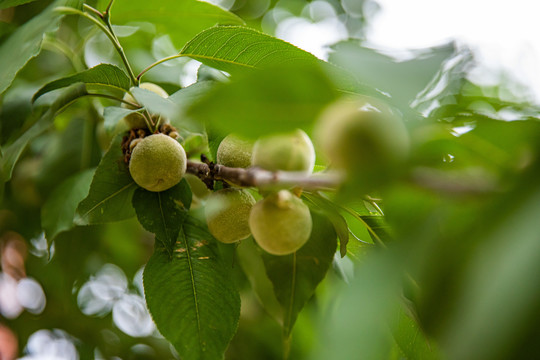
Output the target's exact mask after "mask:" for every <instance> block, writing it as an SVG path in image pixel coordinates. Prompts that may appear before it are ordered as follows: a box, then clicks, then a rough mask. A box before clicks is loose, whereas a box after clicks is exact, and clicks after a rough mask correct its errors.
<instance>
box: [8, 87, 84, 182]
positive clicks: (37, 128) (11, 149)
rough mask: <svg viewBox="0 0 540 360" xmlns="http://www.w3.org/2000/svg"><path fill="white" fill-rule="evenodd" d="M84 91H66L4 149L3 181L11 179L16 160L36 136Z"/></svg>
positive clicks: (75, 89)
mask: <svg viewBox="0 0 540 360" xmlns="http://www.w3.org/2000/svg"><path fill="white" fill-rule="evenodd" d="M86 94H87V92H86V89H85V87H84V85H76V86H73V87H72V88H70V89H68V90H66V91H65V92H64V93H63V94H62V95H61V96H59V97H58V98H57V99H56V101H55V102H54V103H53V104H52V105H51V107H50V108H49V109H48V110H47V111H46V112H45V113H44V114H43V115H42V116H41V118H40V119H39V120H38V121H37V122H36V123H35V124H34V125H32V127H30V128H29V129H28V130H26V132H25V133H24V134H23V135H21V136H20V137H19V138H18V139H17V140H16V141H15V142H14V143H12V144H10V145H8V146H7V147H5V148H4V149H3V150H4V154H3V157H2V169H3V173H4V181H7V180H9V179H11V174H12V172H13V167H14V166H15V164H16V163H17V160H18V159H19V157H20V156H21V153H22V152H23V150H24V149H25V148H26V145H28V142H29V141H31V140H32V139H33V138H35V137H36V136H38V135H40V134H41V133H43V132H44V131H45V130H47V129H48V128H49V127H50V126H51V125H52V123H53V120H54V118H55V116H56V115H58V113H60V112H61V111H62V110H63V109H64V108H65V107H66V106H68V105H69V104H71V103H72V102H73V101H75V100H76V99H78V98H79V97H81V96H84V95H86Z"/></svg>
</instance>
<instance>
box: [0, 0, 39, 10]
mask: <svg viewBox="0 0 540 360" xmlns="http://www.w3.org/2000/svg"><path fill="white" fill-rule="evenodd" d="M32 1H36V0H1V1H0V10H2V9H7V8H10V7H13V6H19V5H22V4H26V3H29V2H32Z"/></svg>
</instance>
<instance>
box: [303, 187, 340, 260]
mask: <svg viewBox="0 0 540 360" xmlns="http://www.w3.org/2000/svg"><path fill="white" fill-rule="evenodd" d="M304 197H305V198H307V199H308V200H309V201H310V202H311V203H312V204H313V205H315V206H316V207H317V208H318V209H320V210H322V211H323V212H324V214H325V215H326V217H327V218H328V220H330V222H331V223H332V225H333V226H334V230H335V231H336V234H337V236H338V238H339V253H340V255H341V257H345V255H347V244H348V243H349V227H348V226H347V221H346V220H345V218H344V217H343V216H342V215H341V214H340V213H339V207H337V206H335V205H334V204H333V203H332V202H331V201H330V200H328V199H326V198H324V197H322V196H316V195H313V194H308V193H304Z"/></svg>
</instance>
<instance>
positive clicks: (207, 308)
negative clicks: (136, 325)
mask: <svg viewBox="0 0 540 360" xmlns="http://www.w3.org/2000/svg"><path fill="white" fill-rule="evenodd" d="M231 267H232V264H224V263H223V262H222V261H221V260H220V258H219V253H218V249H217V245H216V240H215V239H213V238H212V236H211V235H210V234H209V233H208V231H207V230H206V229H204V227H203V226H202V225H201V224H200V223H199V222H198V221H196V220H195V219H194V218H192V217H187V218H186V219H185V222H184V225H183V227H182V229H181V231H180V233H179V236H178V238H177V240H176V243H175V245H174V251H173V256H172V257H171V256H170V255H169V252H168V251H167V249H165V248H163V246H162V245H161V244H160V243H156V249H155V252H154V254H153V255H152V257H151V258H150V260H149V261H148V264H147V265H146V267H145V269H144V289H145V295H146V301H147V304H148V308H149V310H150V313H151V314H152V317H153V319H154V321H155V322H156V325H157V327H158V329H159V331H160V332H161V334H163V336H165V338H167V339H168V340H169V341H170V342H171V343H172V344H173V345H174V346H175V348H176V350H177V351H178V353H179V354H180V357H181V358H183V359H190V360H206V359H209V360H210V359H212V360H213V359H222V358H223V353H224V351H225V349H226V348H227V346H228V344H229V342H230V341H231V339H232V337H233V335H234V333H235V332H236V328H237V325H238V318H239V316H240V297H239V295H238V291H237V290H236V288H235V286H234V283H233V280H232V279H231V278H230V271H231Z"/></svg>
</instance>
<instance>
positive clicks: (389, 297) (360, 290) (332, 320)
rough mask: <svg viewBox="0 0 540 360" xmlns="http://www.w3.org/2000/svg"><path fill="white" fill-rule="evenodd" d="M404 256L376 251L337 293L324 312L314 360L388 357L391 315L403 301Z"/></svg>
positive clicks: (383, 359)
mask: <svg viewBox="0 0 540 360" xmlns="http://www.w3.org/2000/svg"><path fill="white" fill-rule="evenodd" d="M401 260H402V259H400V256H396V254H393V253H392V252H390V251H384V252H372V253H370V254H369V256H366V257H365V259H364V260H363V261H362V262H361V264H359V266H358V267H357V271H356V273H355V277H354V278H353V279H352V280H351V282H350V284H347V286H342V287H341V288H338V290H337V291H336V292H335V294H333V296H332V298H333V299H332V300H333V305H334V306H333V307H332V311H328V312H326V314H322V316H321V317H320V318H319V323H320V324H324V326H320V327H319V328H318V329H317V330H316V331H317V333H318V335H317V337H316V340H315V342H314V348H313V350H312V356H311V357H310V358H311V359H314V360H327V359H332V360H350V359H370V360H371V359H374V360H388V359H391V358H390V356H389V355H390V351H389V350H390V349H391V346H392V344H393V339H392V335H391V332H390V329H389V321H390V316H391V315H392V314H395V313H396V310H397V309H398V308H399V306H400V305H401V304H400V293H401V284H400V280H401V279H402V277H403V272H402V271H403V269H402V267H401V263H400V261H401Z"/></svg>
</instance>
